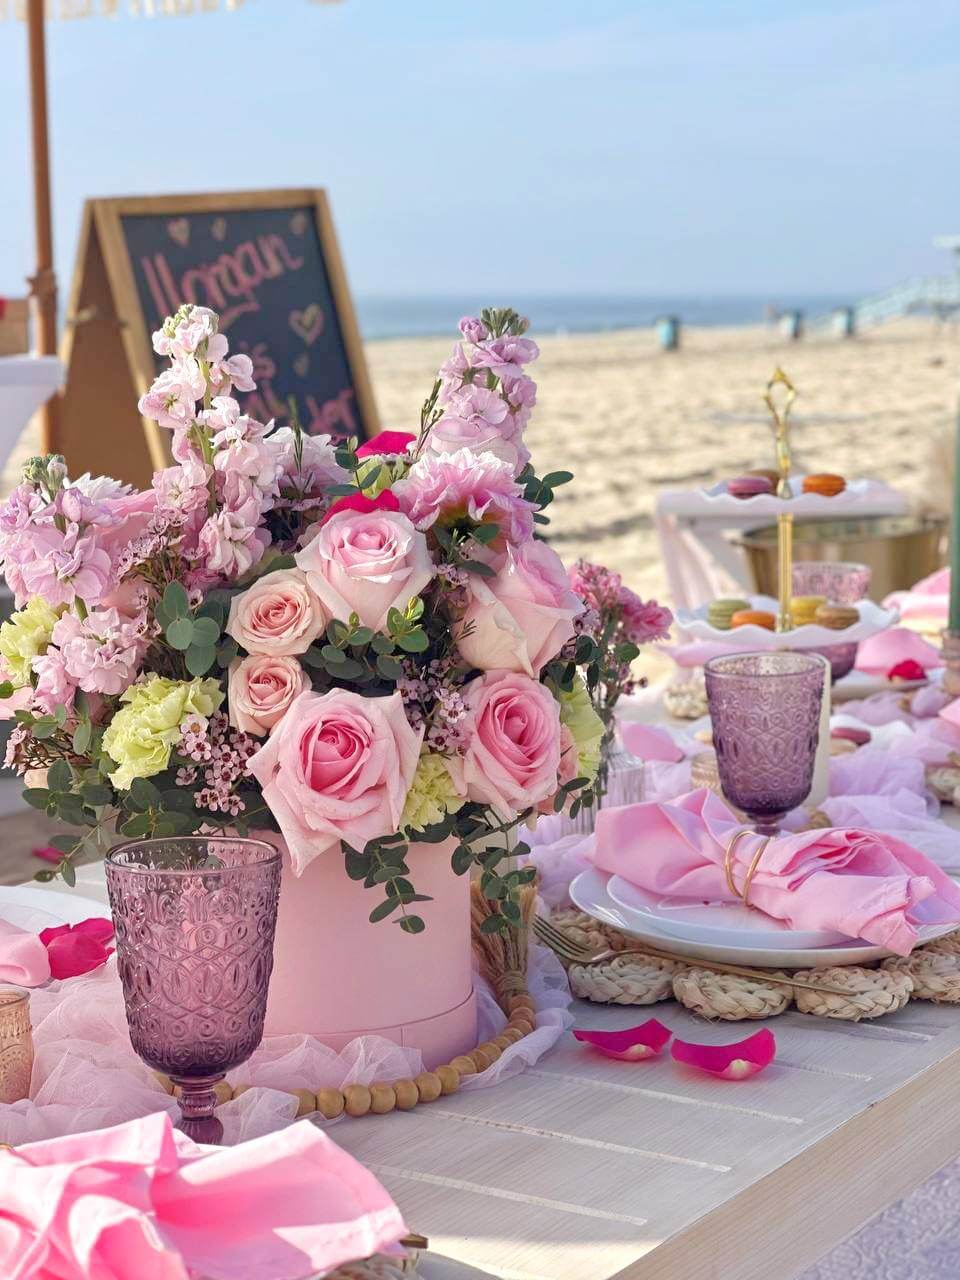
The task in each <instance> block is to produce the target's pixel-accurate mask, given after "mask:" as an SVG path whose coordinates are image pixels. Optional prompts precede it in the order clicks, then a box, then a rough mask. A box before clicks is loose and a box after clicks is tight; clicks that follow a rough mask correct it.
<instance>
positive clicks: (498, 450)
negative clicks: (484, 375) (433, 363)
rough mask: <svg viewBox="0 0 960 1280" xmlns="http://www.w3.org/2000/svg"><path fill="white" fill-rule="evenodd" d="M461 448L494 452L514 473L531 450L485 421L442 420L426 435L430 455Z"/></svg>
mask: <svg viewBox="0 0 960 1280" xmlns="http://www.w3.org/2000/svg"><path fill="white" fill-rule="evenodd" d="M501 403H502V402H501ZM460 449H469V450H470V452H471V453H492V454H493V455H494V457H496V458H499V459H500V460H501V461H502V462H506V463H507V465H508V466H509V467H510V469H511V471H512V472H513V473H514V474H516V473H517V472H518V471H520V469H521V468H522V467H523V465H524V464H525V463H526V462H527V461H528V460H529V458H530V453H529V450H528V449H526V448H525V446H524V445H523V444H522V443H521V442H520V441H517V440H512V439H508V438H507V436H506V435H505V434H504V433H503V432H502V431H501V430H500V429H499V428H498V427H495V426H491V425H490V424H489V423H488V422H485V421H484V420H483V419H482V418H479V417H475V418H458V417H456V416H454V415H448V416H446V417H443V418H441V419H440V421H439V422H437V423H436V424H435V425H434V426H433V427H432V429H431V431H430V434H429V435H428V436H427V450H428V452H430V453H439V454H444V453H456V452H457V451H458V450H460Z"/></svg>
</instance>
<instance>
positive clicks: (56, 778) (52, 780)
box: [47, 760, 73, 791]
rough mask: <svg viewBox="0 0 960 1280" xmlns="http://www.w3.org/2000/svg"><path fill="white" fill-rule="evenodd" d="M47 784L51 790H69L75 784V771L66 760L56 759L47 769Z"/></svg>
mask: <svg viewBox="0 0 960 1280" xmlns="http://www.w3.org/2000/svg"><path fill="white" fill-rule="evenodd" d="M47 786H48V787H49V788H50V790H51V791H69V790H70V788H71V787H72V786H73V772H72V771H71V769H70V766H69V765H68V764H67V762H66V760H57V761H55V762H54V763H53V764H52V765H51V766H50V768H49V769H48V770H47Z"/></svg>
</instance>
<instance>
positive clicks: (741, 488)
mask: <svg viewBox="0 0 960 1280" xmlns="http://www.w3.org/2000/svg"><path fill="white" fill-rule="evenodd" d="M727 493H729V494H730V496H731V498H759V497H760V495H761V494H762V493H773V484H772V483H771V481H770V480H768V479H767V477H766V476H736V477H735V479H733V480H728V481H727Z"/></svg>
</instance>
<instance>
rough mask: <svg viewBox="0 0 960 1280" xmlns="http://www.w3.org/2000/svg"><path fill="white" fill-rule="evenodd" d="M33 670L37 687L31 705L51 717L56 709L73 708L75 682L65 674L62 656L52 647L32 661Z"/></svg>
mask: <svg viewBox="0 0 960 1280" xmlns="http://www.w3.org/2000/svg"><path fill="white" fill-rule="evenodd" d="M33 669H34V671H35V672H36V674H37V687H36V688H35V689H34V691H33V703H34V706H35V707H37V708H38V709H39V710H40V711H42V712H43V714H44V715H47V716H52V715H53V713H54V712H55V711H56V709H57V707H60V706H63V707H66V708H67V710H68V711H69V710H70V708H71V707H72V706H73V699H74V696H75V694H76V691H77V690H76V682H75V681H72V680H71V679H70V677H69V675H68V674H67V669H66V666H65V664H64V660H63V654H62V653H61V652H60V650H59V649H55V648H54V647H53V645H50V646H49V647H48V648H47V651H46V653H43V654H41V655H40V656H39V657H37V658H34V660H33Z"/></svg>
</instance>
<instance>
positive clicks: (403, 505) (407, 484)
mask: <svg viewBox="0 0 960 1280" xmlns="http://www.w3.org/2000/svg"><path fill="white" fill-rule="evenodd" d="M393 491H394V493H395V494H396V495H397V498H398V499H399V501H400V509H401V510H402V511H403V512H404V513H405V514H406V515H407V516H408V517H409V519H410V521H411V522H412V523H413V524H414V525H415V526H416V527H417V528H418V529H429V528H430V526H431V525H433V524H435V523H436V522H437V521H438V520H439V521H440V522H441V523H449V522H453V521H455V520H460V519H463V518H464V517H468V518H469V519H471V520H476V521H477V522H478V523H481V522H484V521H486V522H487V523H490V524H497V525H499V526H500V530H501V532H502V534H503V535H504V537H505V538H506V539H507V540H508V541H509V542H514V543H519V542H525V541H526V540H527V539H528V538H530V537H531V536H532V535H533V512H534V510H535V507H534V505H533V503H531V502H527V501H526V499H525V498H524V496H523V486H522V485H519V484H517V482H516V480H514V478H513V468H512V467H511V466H510V464H509V463H507V462H504V461H503V460H502V459H500V458H498V457H496V456H495V455H494V454H492V453H473V452H471V450H469V449H459V450H457V451H456V452H454V453H441V454H437V453H427V454H425V455H424V456H423V457H422V458H421V459H420V460H419V462H416V463H414V465H413V466H412V467H411V468H410V470H409V471H408V472H407V474H406V476H405V477H404V478H403V479H402V480H398V481H397V483H396V484H395V485H394V486H393Z"/></svg>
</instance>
